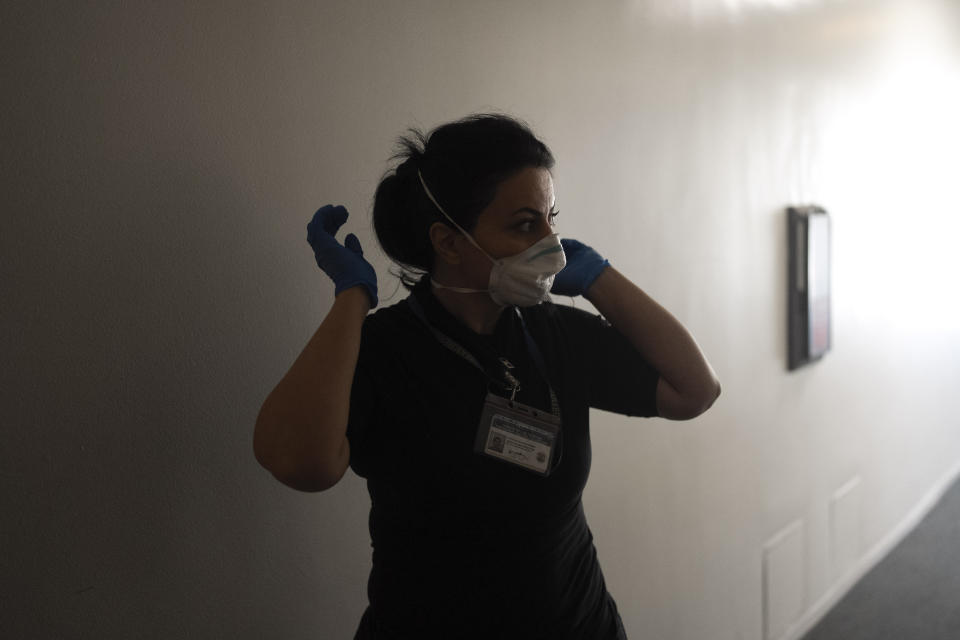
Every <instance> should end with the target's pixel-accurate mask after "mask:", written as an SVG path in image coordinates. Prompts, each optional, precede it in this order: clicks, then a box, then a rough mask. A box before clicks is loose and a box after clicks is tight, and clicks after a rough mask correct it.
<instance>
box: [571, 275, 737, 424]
mask: <svg viewBox="0 0 960 640" xmlns="http://www.w3.org/2000/svg"><path fill="white" fill-rule="evenodd" d="M584 295H585V297H586V298H587V299H588V300H589V301H590V302H591V303H592V304H593V306H595V307H596V308H597V310H598V311H599V312H600V313H601V314H603V316H604V317H605V318H606V319H607V320H608V321H609V322H610V324H612V325H613V326H614V327H616V329H617V330H618V331H619V332H620V333H622V334H623V335H624V336H625V337H626V338H627V339H628V340H629V341H630V342H631V343H632V344H633V346H634V347H635V348H636V349H637V351H638V352H639V353H640V355H642V356H643V358H644V359H645V360H646V361H647V362H649V363H650V365H651V366H652V367H653V368H655V369H656V370H657V371H658V372H659V373H660V382H659V385H658V387H657V409H658V411H659V413H660V415H661V416H663V417H665V418H671V419H675V420H686V419H689V418H693V417H695V416H697V415H700V414H701V413H703V412H704V411H706V410H707V409H709V408H710V405H712V404H713V402H714V401H715V400H716V399H717V397H718V396H719V395H720V382H719V381H718V380H717V376H716V374H715V373H714V371H713V368H712V367H711V366H710V363H709V362H707V359H706V356H704V354H703V352H702V351H701V350H700V347H699V346H698V345H697V342H696V340H694V338H693V336H692V335H690V332H689V331H687V329H686V328H685V327H684V326H683V325H682V324H680V322H679V321H678V320H677V319H676V318H675V317H673V315H672V314H671V313H670V312H669V311H667V310H666V309H664V308H663V307H662V306H660V305H659V304H658V303H657V302H656V301H655V300H654V299H653V298H651V297H650V296H648V295H647V294H646V293H644V292H643V291H642V290H641V289H640V288H639V287H637V286H636V285H635V284H633V283H632V282H630V280H628V279H627V278H626V277H625V276H624V275H623V274H621V273H620V272H619V271H617V270H616V269H614V268H613V267H607V268H606V269H604V270H603V272H602V273H601V274H600V276H599V277H598V278H597V279H596V280H595V281H594V282H593V284H592V285H591V286H590V288H589V289H588V290H587V291H586V293H585V294H584Z"/></svg>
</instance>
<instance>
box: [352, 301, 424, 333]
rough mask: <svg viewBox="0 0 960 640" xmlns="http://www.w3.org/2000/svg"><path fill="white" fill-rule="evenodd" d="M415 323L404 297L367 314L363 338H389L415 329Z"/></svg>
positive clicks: (414, 317) (415, 320)
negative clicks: (373, 336) (369, 336)
mask: <svg viewBox="0 0 960 640" xmlns="http://www.w3.org/2000/svg"><path fill="white" fill-rule="evenodd" d="M417 322H418V321H417V318H416V316H415V315H414V314H413V312H412V311H411V310H410V307H409V306H408V304H407V298H406V297H404V298H403V299H401V300H398V301H396V302H394V303H393V304H391V305H390V306H386V307H383V306H382V307H379V308H377V309H376V310H375V311H374V312H373V313H370V314H368V315H367V317H366V318H365V319H364V321H363V334H364V337H366V336H367V335H377V336H381V335H382V336H390V335H392V334H396V333H403V332H406V331H409V330H410V329H411V328H415V327H416V325H417Z"/></svg>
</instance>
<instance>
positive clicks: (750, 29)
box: [0, 0, 960, 640]
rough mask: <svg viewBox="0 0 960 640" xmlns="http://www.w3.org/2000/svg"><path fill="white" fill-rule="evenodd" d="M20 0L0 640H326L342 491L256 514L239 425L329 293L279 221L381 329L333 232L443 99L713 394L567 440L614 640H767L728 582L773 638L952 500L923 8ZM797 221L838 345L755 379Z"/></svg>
mask: <svg viewBox="0 0 960 640" xmlns="http://www.w3.org/2000/svg"><path fill="white" fill-rule="evenodd" d="M43 4H44V3H30V4H26V3H24V6H20V7H12V6H9V5H5V6H4V8H3V10H2V12H3V14H4V15H2V16H0V17H2V19H0V24H2V25H3V27H2V29H3V37H2V43H3V44H2V45H0V47H2V48H3V51H2V54H3V55H2V58H0V59H2V60H3V62H2V66H0V70H2V74H3V75H2V77H3V86H4V91H3V98H2V99H0V100H2V102H0V108H2V118H0V131H2V133H3V138H2V139H3V145H2V148H3V151H2V153H0V158H2V175H3V178H2V192H0V195H2V202H3V203H4V204H3V217H2V222H0V225H2V226H0V249H2V252H0V265H2V267H3V278H2V280H0V299H2V300H3V304H2V305H0V319H2V332H0V345H2V353H3V359H4V361H5V362H4V367H3V374H2V375H3V378H2V381H0V382H2V384H0V400H2V407H3V415H4V419H3V421H2V423H3V427H2V435H3V444H2V446H0V481H2V485H0V486H2V489H0V496H2V500H3V502H2V508H3V518H2V519H0V548H2V549H3V552H2V553H0V602H2V607H0V608H2V609H3V611H4V614H3V616H2V617H3V618H4V620H5V627H6V628H7V630H8V631H5V635H7V634H9V633H10V631H9V628H10V625H11V624H12V629H13V631H12V635H10V636H9V637H31V638H34V637H36V638H41V637H42V638H54V637H57V638H61V637H62V638H94V637H96V638H129V637H144V638H171V637H184V638H186V637H195V638H213V637H228V636H229V637H236V638H263V637H282V638H291V639H295V638H317V637H325V638H327V637H328V638H348V637H352V632H353V629H354V627H355V625H356V621H357V620H358V619H359V616H360V613H361V611H362V609H363V607H364V605H365V597H366V596H365V588H366V584H365V581H366V574H367V571H368V570H369V546H368V541H369V538H368V535H367V531H366V515H367V509H368V504H369V503H368V497H367V495H366V492H365V488H364V485H363V483H362V482H361V481H360V480H359V479H358V478H356V477H355V476H354V475H353V474H352V473H350V474H348V476H347V477H346V478H345V479H344V481H343V482H342V483H341V484H339V485H338V486H337V487H336V488H334V489H333V490H331V491H329V492H326V493H323V494H317V495H308V494H299V493H296V492H294V491H292V490H289V489H287V488H285V487H283V486H281V485H280V484H278V483H276V482H275V481H274V480H273V479H272V478H271V477H269V475H268V474H267V473H266V472H264V471H262V470H261V469H259V467H257V465H256V463H255V461H254V459H253V456H252V452H251V433H252V428H253V423H254V420H255V417H256V414H257V411H258V409H259V406H260V403H261V402H262V400H263V398H264V397H265V396H266V394H267V393H268V392H269V390H270V389H271V388H272V386H273V385H274V384H275V383H276V382H277V381H278V380H279V378H280V377H281V376H282V375H283V373H284V372H285V371H286V369H287V367H288V366H289V365H290V364H291V363H292V361H293V359H294V358H295V356H296V355H297V354H298V353H299V351H300V349H301V348H302V346H303V345H304V344H305V343H306V341H307V339H308V338H309V337H310V335H311V334H312V332H313V331H314V329H315V328H316V325H317V324H318V323H319V321H320V320H321V318H322V317H323V315H324V313H325V312H326V310H327V309H328V308H329V305H330V302H331V299H332V298H331V296H332V286H331V285H330V284H329V283H328V282H327V280H326V279H325V277H324V276H323V274H322V273H320V272H319V271H318V270H317V268H316V265H315V264H314V262H313V257H312V254H311V252H310V250H309V248H308V246H307V244H306V241H305V236H306V232H305V226H306V223H307V221H308V220H309V218H310V216H311V214H312V213H313V211H314V210H315V209H316V208H317V207H318V206H320V205H322V204H325V203H327V202H334V203H343V204H345V205H347V206H348V208H349V209H350V210H351V212H352V214H353V217H352V219H351V221H350V222H349V223H348V227H349V228H350V230H352V231H355V232H356V233H358V235H359V236H360V238H361V240H362V241H363V242H364V246H365V248H366V250H367V255H368V256H369V257H371V259H372V260H373V261H374V263H375V266H376V267H377V270H378V273H379V275H380V278H381V292H382V299H383V300H384V303H386V304H389V303H391V302H393V301H396V300H397V299H399V298H400V294H397V295H394V296H392V297H391V291H392V289H393V286H394V284H393V283H394V281H393V280H392V279H391V277H390V276H389V275H388V266H389V265H388V264H387V262H386V261H385V260H384V259H383V257H382V255H379V254H378V251H377V248H376V245H375V240H374V238H373V234H372V231H371V225H370V220H369V210H370V206H371V198H372V194H373V190H374V188H375V186H376V184H377V181H378V179H379V177H380V175H381V174H382V172H383V171H384V170H385V168H386V159H387V157H388V156H389V154H390V152H391V146H392V143H393V140H394V139H395V137H396V136H397V135H398V134H400V133H402V132H403V130H404V129H405V128H406V127H408V126H421V127H427V128H429V127H432V126H435V125H437V124H440V123H442V122H445V121H448V120H451V119H454V118H458V117H460V116H463V115H466V114H467V113H471V112H476V111H483V110H491V109H495V110H502V111H506V112H509V113H512V114H515V115H517V116H519V117H521V118H524V119H526V120H527V121H528V122H529V123H530V124H531V125H532V126H533V127H534V129H535V130H536V131H537V132H538V133H539V134H540V135H541V136H542V137H543V138H544V139H545V140H546V141H547V142H548V144H549V145H550V146H551V147H552V149H553V151H554V152H555V155H556V156H557V158H558V164H557V168H556V171H555V174H556V182H557V193H558V204H559V207H560V210H561V212H562V213H561V219H560V223H561V232H562V233H563V234H564V235H567V236H572V237H577V238H580V239H581V240H584V241H586V242H588V243H589V244H591V245H593V246H594V247H596V248H598V249H599V250H600V251H601V252H602V253H603V254H604V255H606V256H607V257H609V258H610V260H611V261H612V262H613V263H614V264H615V265H616V266H617V267H618V268H619V269H620V270H621V271H623V272H625V273H626V274H628V275H629V276H630V277H631V278H633V279H634V280H635V281H636V282H637V283H638V284H639V285H640V286H642V287H643V288H645V289H646V290H647V291H649V292H650V293H651V294H652V295H654V297H656V298H657V299H658V300H660V301H661V302H662V303H663V304H665V305H666V306H667V307H668V308H669V309H671V310H672V311H673V312H674V313H675V314H676V315H677V316H678V317H679V318H680V319H681V320H682V321H683V322H684V323H685V324H686V325H687V326H688V327H689V328H690V329H691V330H692V332H693V333H694V335H696V336H697V338H698V340H699V341H700V343H701V345H702V346H703V348H704V350H705V352H706V353H707V354H708V356H709V358H710V360H711V362H712V363H713V364H714V366H715V368H716V370H717V372H718V374H719V376H720V378H721V381H722V383H723V389H724V393H723V396H722V397H721V399H720V401H719V402H718V403H717V405H715V407H714V408H713V409H712V410H711V411H710V412H709V413H708V414H706V415H704V416H702V417H701V418H699V419H697V420H694V421H691V422H686V423H671V422H667V421H660V420H646V421H644V420H629V419H626V418H621V417H618V416H613V415H609V414H603V413H596V414H595V415H594V423H593V433H594V447H595V449H594V469H593V474H592V477H591V481H590V485H589V487H588V490H587V493H586V497H585V504H586V508H587V512H588V518H589V521H590V523H591V526H592V529H593V531H594V533H595V536H596V540H597V545H598V549H599V553H600V558H601V562H602V564H603V566H604V569H605V573H606V576H607V581H608V587H609V588H610V590H611V591H612V593H613V594H614V596H615V597H616V598H617V601H618V603H619V607H620V610H621V612H622V614H623V617H624V621H625V624H626V627H627V630H628V632H629V633H630V634H631V637H635V638H664V639H688V640H697V639H700V638H711V639H715V640H723V639H745V640H755V639H759V638H761V637H764V635H765V634H764V602H765V596H764V592H763V584H764V580H765V578H764V576H766V580H767V583H768V588H769V589H770V592H769V593H768V594H767V596H766V598H767V599H766V602H767V616H768V617H767V630H768V631H769V632H770V633H769V634H767V635H770V636H772V637H776V636H783V637H789V636H791V635H792V636H796V635H798V634H799V633H800V632H802V630H803V629H804V628H806V627H808V626H809V624H810V623H811V622H812V621H813V620H815V619H816V617H817V616H818V615H820V614H822V613H823V612H824V610H825V608H826V607H828V606H829V605H830V604H831V603H832V602H833V601H834V600H835V599H836V598H837V597H838V595H839V594H840V593H842V591H843V589H844V588H846V586H848V585H849V584H850V581H851V580H852V579H853V578H855V577H856V576H857V575H859V574H860V573H862V572H863V570H865V568H866V567H868V566H869V565H870V563H872V562H874V561H875V560H876V558H877V557H878V554H880V553H882V551H883V550H885V549H886V548H889V546H890V544H892V542H893V541H895V539H896V538H897V537H898V536H899V535H901V534H902V533H903V532H904V531H905V528H907V527H909V525H910V524H912V523H913V522H915V521H916V518H917V517H919V515H920V514H922V511H923V509H925V508H926V507H928V506H929V504H930V500H932V499H934V498H935V497H936V495H937V493H938V492H939V491H941V490H942V489H943V487H944V486H945V483H947V482H948V481H949V480H950V479H951V478H952V477H953V476H954V475H955V471H956V468H957V467H956V465H957V463H958V462H960V418H958V417H957V416H958V415H960V400H958V396H957V394H956V393H955V387H956V383H957V381H958V380H960V364H958V362H960V357H958V356H960V308H958V307H960V305H958V303H957V302H956V296H955V294H954V293H953V292H954V291H955V288H956V287H955V284H954V279H955V274H956V273H957V272H958V266H960V265H958V262H960V261H958V258H957V252H956V250H955V238H956V236H957V232H958V231H960V223H958V217H957V216H958V213H960V211H958V207H957V205H956V203H957V202H958V187H957V180H956V175H957V174H958V167H960V162H958V154H960V151H958V150H960V128H958V119H957V117H956V114H957V113H960V73H958V69H960V53H958V39H960V14H958V10H957V7H956V5H955V3H952V2H949V0H943V1H942V2H935V1H933V0H931V1H929V2H928V1H903V2H854V1H846V2H845V1H842V0H834V1H831V2H828V1H827V0H807V1H801V0H797V1H795V2H790V1H788V0H777V1H774V0H767V1H763V0H741V1H733V0H696V1H694V0H690V1H688V2H683V3H681V2H674V1H671V0H656V1H655V0H648V1H647V2H642V1H640V0H633V1H621V2H608V3H584V2H572V1H567V2H557V1H550V2H548V1H546V0H542V1H538V2H509V3H508V2H487V3H466V2H463V3H452V2H439V1H435V2H425V1H411V2H404V3H386V2H379V3H374V2H369V1H366V2H357V1H353V2H350V1H346V0H344V1H338V2H323V3H310V2H302V3H294V2H247V3H243V4H242V5H241V4H239V3H226V4H216V5H215V4H213V3H96V5H97V6H90V7H85V8H82V9H81V8H67V7H65V6H64V5H63V4H62V3H45V4H47V5H48V6H43ZM197 4H200V5H202V6H195V5H197ZM806 203H819V204H821V205H823V206H825V207H826V208H827V209H828V210H829V211H830V213H831V214H832V216H833V229H834V274H833V275H834V278H833V285H834V307H833V311H834V317H833V321H834V325H833V335H834V343H835V344H834V348H833V351H832V352H831V353H830V354H828V356H827V357H826V358H825V359H824V360H823V361H822V362H820V363H818V364H816V365H814V366H811V367H808V368H806V369H804V370H801V371H798V372H795V373H787V372H786V344H785V342H786V337H785V336H786V317H785V307H786V303H785V300H786V296H785V290H784V285H785V280H786V255H785V236H786V229H785V217H786V216H785V214H784V208H785V207H786V206H788V205H793V204H806ZM584 304H585V303H584ZM856 479H858V480H859V482H858V483H856V484H854V485H850V486H852V487H853V490H852V491H851V492H850V493H849V494H847V495H849V496H853V497H854V498H855V499H853V500H847V501H845V502H844V503H843V504H845V505H848V506H849V505H853V508H849V509H847V510H846V511H844V512H843V513H842V514H841V516H838V517H837V518H836V519H835V520H831V516H830V514H831V511H830V506H829V504H830V498H831V495H832V494H833V493H834V492H835V491H837V490H838V489H840V488H841V487H843V486H845V485H847V483H848V482H850V481H851V480H856ZM797 523H799V524H797ZM791 526H793V527H794V528H793V529H789V527H791ZM785 528H787V529H788V531H787V533H788V534H790V533H791V532H793V533H795V534H797V532H799V533H798V534H797V535H799V537H793V538H790V537H789V535H788V539H790V540H792V541H794V542H793V543H792V544H791V545H783V546H781V547H779V548H778V549H780V550H781V551H783V550H786V551H784V552H783V553H782V554H781V555H770V556H769V558H768V564H766V565H765V564H764V557H765V556H764V551H763V550H764V545H765V544H767V543H768V541H770V540H771V539H773V538H774V537H775V536H776V535H777V534H778V532H781V531H783V530H784V529H785ZM837 532H839V533H837ZM797 541H799V542H797ZM775 551H776V549H775V550H773V551H772V552H771V553H773V552H775ZM771 558H772V559H771ZM781 561H782V563H781ZM778 563H781V564H778ZM783 567H785V569H783V571H784V573H782V574H781V573H778V571H780V568H783ZM781 575H783V576H785V578H784V581H783V582H782V583H777V582H776V580H777V577H778V576H781ZM771 581H773V584H772V586H770V584H771ZM778 585H779V586H778ZM11 612H12V614H11Z"/></svg>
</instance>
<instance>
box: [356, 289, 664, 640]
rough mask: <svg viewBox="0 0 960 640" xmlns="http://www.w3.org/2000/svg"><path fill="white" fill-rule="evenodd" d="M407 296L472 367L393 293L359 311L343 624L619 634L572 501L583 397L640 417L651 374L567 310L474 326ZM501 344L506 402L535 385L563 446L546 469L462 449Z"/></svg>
mask: <svg viewBox="0 0 960 640" xmlns="http://www.w3.org/2000/svg"><path fill="white" fill-rule="evenodd" d="M411 295H412V296H415V298H416V300H417V301H418V302H419V305H420V308H421V309H422V310H423V315H424V316H425V318H424V319H425V320H426V321H427V322H428V323H429V324H430V325H431V326H432V327H433V329H435V330H437V331H440V332H441V333H443V334H444V335H446V336H448V337H449V338H450V339H451V340H453V341H454V342H456V343H457V344H459V345H460V346H462V347H463V348H464V349H466V350H467V351H469V352H470V354H472V355H473V356H474V357H475V358H476V360H477V361H478V362H479V363H480V364H481V365H482V367H483V368H484V370H485V371H481V370H480V369H478V368H477V367H476V366H474V365H473V364H471V363H470V362H468V361H467V360H466V359H464V358H463V357H462V356H461V355H458V354H456V353H455V352H454V351H453V350H451V349H449V348H448V347H446V346H444V345H443V344H441V342H440V341H439V340H437V338H436V337H435V335H434V333H432V332H431V329H430V328H429V327H428V326H426V324H425V323H424V322H423V319H421V318H418V317H417V315H415V314H414V312H413V311H412V309H411V308H410V306H409V305H408V304H407V301H402V302H400V303H398V304H395V305H393V306H391V307H387V308H383V309H380V310H379V311H377V312H376V313H374V314H371V315H370V316H368V317H367V319H366V321H365V322H364V326H363V334H362V340H361V347H360V356H359V360H358V363H357V369H356V374H355V376H354V382H353V389H352V395H351V407H350V422H349V425H348V429H347V437H348V438H349V441H350V451H351V454H350V455H351V459H350V466H351V468H352V469H353V470H354V471H355V472H356V473H357V474H358V475H360V476H361V477H364V478H366V479H367V487H368V490H369V492H370V499H371V510H370V537H371V540H372V546H373V569H372V571H371V574H370V580H369V583H368V595H369V599H370V607H369V608H368V610H367V612H366V614H365V616H364V622H363V623H362V624H361V630H360V631H359V632H358V637H371V638H394V637H418V638H431V637H445V638H453V637H457V638H461V637H462V638H471V637H486V638H490V637H498V638H514V637H516V638H540V637H543V638H554V639H557V640H560V639H565V638H570V639H573V638H590V639H591V640H600V639H606V638H611V639H613V638H618V637H622V635H618V634H622V629H620V627H619V624H620V623H619V616H618V615H617V613H616V606H615V604H614V603H613V600H612V599H611V598H610V596H609V594H608V593H607V591H606V587H605V584H604V581H603V574H602V572H601V570H600V567H599V564H598V563H597V559H596V551H595V549H594V546H593V537H592V534H591V533H590V530H589V528H588V527H587V523H586V519H585V517H584V514H583V506H582V503H581V495H582V492H583V488H584V486H585V485H586V482H587V476H588V475H589V472H590V462H591V450H590V433H589V409H590V407H595V408H599V409H605V410H608V411H614V412H617V413H621V414H626V415H631V416H654V415H656V413H657V411H656V386H657V380H658V378H659V375H658V373H657V372H656V371H655V370H653V368H652V367H650V365H648V364H647V363H646V362H645V361H644V360H643V359H642V358H641V357H640V356H639V354H638V353H637V352H636V350H635V349H634V348H633V347H632V346H631V345H630V343H629V342H628V341H627V340H626V339H625V338H624V337H623V336H622V335H621V334H620V333H619V332H618V331H617V330H616V329H614V328H613V327H612V326H610V325H609V323H607V322H606V321H605V320H603V319H602V318H601V317H599V316H595V315H592V314H589V313H587V312H584V311H581V310H577V309H574V308H571V307H566V306H560V305H555V304H552V303H542V304H540V305H537V306H534V307H528V308H523V309H522V310H521V313H522V315H523V321H524V322H523V323H521V321H520V319H519V318H518V316H517V314H516V312H515V311H513V310H512V309H506V310H504V312H503V313H502V314H501V317H500V319H499V321H498V324H497V326H496V328H495V330H494V332H493V334H492V335H480V334H476V333H474V332H473V331H471V330H470V329H468V328H467V327H466V326H464V325H463V324H462V323H460V322H459V321H458V320H457V319H456V318H454V317H453V316H452V315H451V314H450V313H449V312H448V311H447V310H446V309H445V308H444V307H443V306H442V305H440V303H439V302H438V301H437V300H436V298H435V297H434V296H433V294H432V292H431V290H430V286H429V281H428V280H427V279H424V281H422V282H421V283H420V284H418V285H417V286H416V287H415V288H414V290H413V292H412V293H411ZM524 323H525V324H526V327H527V331H528V332H529V334H530V336H531V337H532V338H533V340H534V342H535V343H536V345H537V347H538V349H539V351H540V353H541V354H542V358H543V361H544V363H543V364H544V368H545V371H541V368H540V367H538V366H537V365H536V363H535V360H534V358H533V357H532V356H531V354H530V353H529V350H528V348H527V346H526V344H527V343H526V341H525V339H524V331H523V324H524ZM501 358H505V359H507V360H508V361H509V362H510V363H511V364H513V365H514V368H513V369H511V374H512V375H513V376H515V377H516V378H517V379H519V381H520V389H519V391H518V393H517V396H516V399H517V400H518V401H520V402H522V403H524V404H527V405H531V406H534V407H537V408H540V409H543V410H545V411H549V410H550V406H551V405H550V391H549V389H550V387H552V389H553V390H554V392H555V394H556V396H557V398H558V400H559V405H560V411H561V415H562V452H563V453H562V457H561V458H560V460H559V462H558V463H557V464H556V466H555V469H554V470H553V472H552V473H551V474H550V475H549V476H541V475H539V474H536V473H533V472H531V471H529V470H526V469H524V468H521V467H517V466H515V465H512V464H510V463H508V462H504V461H501V460H498V459H495V458H491V457H487V456H484V455H481V454H478V453H475V452H474V446H473V445H474V439H475V437H476V433H477V428H478V426H479V421H480V413H481V410H482V408H483V404H484V400H485V398H486V395H487V393H488V392H490V391H492V392H494V393H504V391H503V390H502V387H499V386H498V384H497V381H498V380H501V379H502V370H503V368H504V367H503V364H502V363H501V360H500V359H501ZM543 374H545V376H546V378H547V379H544V375H543ZM548 383H549V386H548ZM618 629H620V630H619V631H618Z"/></svg>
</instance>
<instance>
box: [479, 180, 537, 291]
mask: <svg viewBox="0 0 960 640" xmlns="http://www.w3.org/2000/svg"><path fill="white" fill-rule="evenodd" d="M554 204H555V198H554V194H553V176H551V175H550V171H548V170H547V169H543V168H534V167H527V168H525V169H521V170H520V171H519V172H517V173H516V174H514V175H513V176H512V177H510V178H507V179H506V180H504V181H503V182H501V183H500V185H499V186H498V187H497V193H496V196H494V198H493V202H491V203H490V204H489V205H488V206H487V208H486V209H484V210H483V211H482V212H480V216H479V217H478V218H477V224H476V226H474V228H473V231H472V232H471V234H470V235H472V236H473V239H474V240H476V242H477V244H479V245H480V246H481V247H483V250H484V251H486V252H487V253H488V254H490V256H491V257H492V258H496V259H499V258H506V257H509V256H512V255H516V254H518V253H521V252H523V251H525V250H526V249H527V248H529V247H530V246H531V245H532V244H534V243H535V242H537V241H539V240H542V239H543V238H544V237H546V236H548V235H550V234H551V233H554V228H553V225H554V217H555V215H556V213H555V212H554V209H553V207H554ZM462 240H463V246H462V249H463V252H462V255H463V258H464V262H463V267H464V269H465V270H466V271H467V274H465V275H467V276H468V278H469V280H471V281H474V282H476V283H478V286H479V287H481V288H482V287H485V286H486V283H487V280H488V279H489V277H490V269H491V268H493V263H491V262H490V260H489V259H488V258H487V257H486V256H484V255H483V254H482V253H481V252H480V251H478V250H477V248H476V247H474V246H473V245H472V244H470V242H469V241H468V240H467V239H466V238H462Z"/></svg>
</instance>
